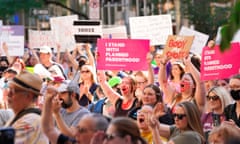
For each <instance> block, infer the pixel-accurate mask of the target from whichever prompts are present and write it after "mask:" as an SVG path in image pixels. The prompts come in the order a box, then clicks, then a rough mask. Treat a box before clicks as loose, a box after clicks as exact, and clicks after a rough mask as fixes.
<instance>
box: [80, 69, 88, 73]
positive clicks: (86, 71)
mask: <svg viewBox="0 0 240 144" xmlns="http://www.w3.org/2000/svg"><path fill="white" fill-rule="evenodd" d="M89 72H90V71H89V70H85V71H81V73H89Z"/></svg>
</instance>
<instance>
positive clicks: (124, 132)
mask: <svg viewBox="0 0 240 144" xmlns="http://www.w3.org/2000/svg"><path fill="white" fill-rule="evenodd" d="M91 144H147V143H146V141H145V140H144V139H143V138H142V137H141V135H140V131H139V129H138V127H137V124H136V123H135V122H134V121H133V120H132V119H130V118H127V117H117V118H114V119H113V120H112V121H111V123H110V125H109V127H108V128H107V130H106V133H104V132H103V131H100V132H97V133H96V134H95V135H94V137H93V139H92V141H91Z"/></svg>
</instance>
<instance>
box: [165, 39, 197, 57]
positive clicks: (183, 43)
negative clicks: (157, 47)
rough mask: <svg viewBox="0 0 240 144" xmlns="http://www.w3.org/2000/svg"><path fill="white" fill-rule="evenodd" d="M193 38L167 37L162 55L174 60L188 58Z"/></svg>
mask: <svg viewBox="0 0 240 144" xmlns="http://www.w3.org/2000/svg"><path fill="white" fill-rule="evenodd" d="M193 39H194V36H177V35H169V36H168V39H167V43H166V45H165V48H164V49H163V55H166V56H167V57H171V58H174V59H181V58H185V57H186V56H188V54H189V51H190V48H191V46H192V42H193Z"/></svg>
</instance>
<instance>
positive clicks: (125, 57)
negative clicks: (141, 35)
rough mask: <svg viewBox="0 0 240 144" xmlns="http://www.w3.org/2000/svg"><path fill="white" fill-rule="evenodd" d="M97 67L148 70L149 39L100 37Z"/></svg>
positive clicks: (100, 68)
mask: <svg viewBox="0 0 240 144" xmlns="http://www.w3.org/2000/svg"><path fill="white" fill-rule="evenodd" d="M97 47H98V53H97V69H99V70H147V68H148V65H147V62H146V56H147V52H149V40H137V39H135V40H133V39H132V40H131V39H98V42H97Z"/></svg>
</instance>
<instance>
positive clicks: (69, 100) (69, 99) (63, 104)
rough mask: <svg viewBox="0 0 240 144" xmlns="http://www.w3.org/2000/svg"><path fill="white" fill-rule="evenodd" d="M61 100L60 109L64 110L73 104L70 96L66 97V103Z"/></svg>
mask: <svg viewBox="0 0 240 144" xmlns="http://www.w3.org/2000/svg"><path fill="white" fill-rule="evenodd" d="M61 100H62V107H63V108H65V109H67V108H70V107H71V106H72V104H73V101H72V99H71V98H70V96H69V97H68V99H67V100H66V101H65V100H63V99H61Z"/></svg>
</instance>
